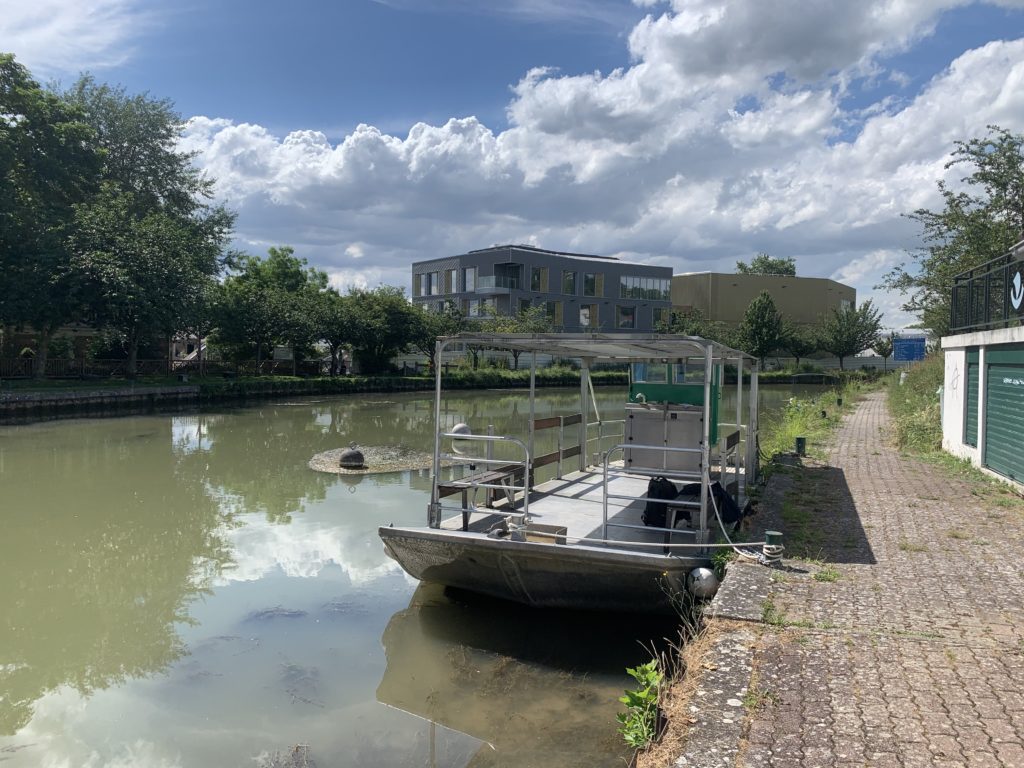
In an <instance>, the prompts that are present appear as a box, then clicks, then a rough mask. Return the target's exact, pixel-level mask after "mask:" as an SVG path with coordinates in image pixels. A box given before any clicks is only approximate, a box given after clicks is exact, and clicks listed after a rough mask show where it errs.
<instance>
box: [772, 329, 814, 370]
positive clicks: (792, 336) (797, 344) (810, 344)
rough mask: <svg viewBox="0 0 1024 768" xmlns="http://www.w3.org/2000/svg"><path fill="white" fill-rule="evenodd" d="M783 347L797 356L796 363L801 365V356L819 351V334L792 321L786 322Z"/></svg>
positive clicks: (793, 355)
mask: <svg viewBox="0 0 1024 768" xmlns="http://www.w3.org/2000/svg"><path fill="white" fill-rule="evenodd" d="M780 346H781V347H782V349H784V350H785V351H786V352H788V353H789V354H790V355H791V356H792V357H794V358H796V365H797V366H798V367H799V365H800V358H802V357H807V356H808V355H810V354H813V353H814V352H817V351H818V348H819V347H820V342H819V341H818V336H817V334H816V333H815V332H814V331H813V330H812V329H810V328H807V327H805V326H800V325H793V324H792V323H788V322H787V323H785V325H784V326H783V334H782V344H781V345H780Z"/></svg>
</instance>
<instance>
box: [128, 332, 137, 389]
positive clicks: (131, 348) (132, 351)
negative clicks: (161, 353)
mask: <svg viewBox="0 0 1024 768" xmlns="http://www.w3.org/2000/svg"><path fill="white" fill-rule="evenodd" d="M138 364H139V335H138V333H136V332H135V331H132V332H131V333H130V334H129V335H128V370H127V372H126V375H127V376H128V378H129V379H131V380H132V381H134V380H135V369H136V368H137V367H138Z"/></svg>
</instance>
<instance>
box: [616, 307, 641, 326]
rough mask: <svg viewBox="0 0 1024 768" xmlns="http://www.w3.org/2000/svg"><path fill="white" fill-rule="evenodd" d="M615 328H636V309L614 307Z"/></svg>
mask: <svg viewBox="0 0 1024 768" xmlns="http://www.w3.org/2000/svg"><path fill="white" fill-rule="evenodd" d="M615 327H616V328H636V307H625V306H622V305H621V304H618V305H616V307H615Z"/></svg>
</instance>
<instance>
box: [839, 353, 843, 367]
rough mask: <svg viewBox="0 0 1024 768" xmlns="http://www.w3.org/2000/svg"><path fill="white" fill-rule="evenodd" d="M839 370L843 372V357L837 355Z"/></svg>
mask: <svg viewBox="0 0 1024 768" xmlns="http://www.w3.org/2000/svg"><path fill="white" fill-rule="evenodd" d="M839 370H840V371H841V370H843V356H842V355H839Z"/></svg>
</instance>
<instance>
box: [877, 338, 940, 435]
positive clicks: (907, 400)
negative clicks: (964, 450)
mask: <svg viewBox="0 0 1024 768" xmlns="http://www.w3.org/2000/svg"><path fill="white" fill-rule="evenodd" d="M943 370H944V368H943V359H942V356H941V355H933V356H932V357H929V358H927V359H926V360H923V361H921V362H920V363H918V364H917V365H915V366H913V367H912V368H908V369H907V376H906V379H905V380H904V382H903V384H902V385H901V384H899V383H898V382H899V379H898V376H899V374H896V375H895V376H893V377H892V380H891V382H890V387H889V413H890V415H891V416H892V420H893V440H894V441H895V443H896V447H897V448H899V449H901V450H904V451H911V452H914V453H921V454H932V453H935V452H937V451H940V450H942V406H941V403H940V402H939V394H938V391H939V388H940V387H941V386H942V381H943Z"/></svg>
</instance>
